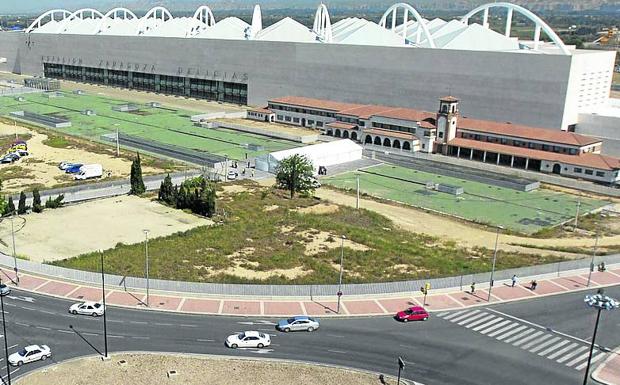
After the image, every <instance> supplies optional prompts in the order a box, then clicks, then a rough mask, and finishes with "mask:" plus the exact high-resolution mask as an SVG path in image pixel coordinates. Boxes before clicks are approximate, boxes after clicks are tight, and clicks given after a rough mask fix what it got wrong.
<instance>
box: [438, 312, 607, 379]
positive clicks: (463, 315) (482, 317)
mask: <svg viewBox="0 0 620 385" xmlns="http://www.w3.org/2000/svg"><path fill="white" fill-rule="evenodd" d="M437 317H439V318H442V319H444V320H446V321H449V322H451V323H453V324H455V325H458V326H462V327H464V328H466V329H469V330H471V331H475V332H477V333H480V334H482V335H485V336H487V337H490V338H493V339H495V340H497V341H501V342H503V343H506V344H510V345H512V346H514V347H517V348H520V349H522V350H526V351H528V352H530V353H532V354H534V355H536V356H538V357H544V358H547V359H549V360H553V361H555V362H557V363H559V364H562V365H565V366H568V367H570V368H573V369H575V370H583V369H585V367H586V366H587V364H588V355H589V353H590V346H589V344H587V343H586V342H585V341H580V340H577V339H571V338H567V337H565V336H563V335H561V334H558V333H553V332H551V331H548V330H546V329H544V328H541V327H537V326H536V325H534V324H528V323H527V321H525V322H521V321H519V320H517V319H514V318H511V317H506V316H502V315H501V314H497V313H496V312H494V311H490V310H488V309H482V308H480V309H473V310H461V311H448V312H443V313H439V314H437ZM606 355H607V353H606V352H604V351H601V350H599V349H597V348H596V347H595V348H594V351H593V353H592V363H595V362H597V361H599V360H601V359H603V358H604V357H605V356H606Z"/></svg>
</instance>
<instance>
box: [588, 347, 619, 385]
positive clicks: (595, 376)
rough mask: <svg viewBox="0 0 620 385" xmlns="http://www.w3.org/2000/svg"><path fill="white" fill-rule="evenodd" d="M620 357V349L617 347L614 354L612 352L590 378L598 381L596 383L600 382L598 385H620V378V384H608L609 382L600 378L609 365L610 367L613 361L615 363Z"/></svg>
mask: <svg viewBox="0 0 620 385" xmlns="http://www.w3.org/2000/svg"><path fill="white" fill-rule="evenodd" d="M618 355H620V347H617V348H616V349H614V351H613V352H611V353H610V354H609V357H607V358H606V359H605V361H603V362H601V363H600V364H599V365H598V366H597V367H596V369H595V370H594V371H593V372H592V374H590V377H591V378H592V379H593V380H594V381H596V382H598V383H600V384H604V385H620V377H619V378H618V382H608V381H605V380H603V379H602V378H600V374H601V372H602V371H603V369H605V367H606V366H607V365H610V364H611V361H613V360H614V359H617V358H618V357H617V356H618ZM619 372H620V371H619ZM619 376H620V373H619Z"/></svg>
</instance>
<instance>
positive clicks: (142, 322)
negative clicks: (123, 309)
mask: <svg viewBox="0 0 620 385" xmlns="http://www.w3.org/2000/svg"><path fill="white" fill-rule="evenodd" d="M129 323H130V324H135V325H148V324H149V323H148V322H144V321H129Z"/></svg>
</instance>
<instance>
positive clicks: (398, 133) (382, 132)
mask: <svg viewBox="0 0 620 385" xmlns="http://www.w3.org/2000/svg"><path fill="white" fill-rule="evenodd" d="M364 134H371V135H381V136H387V137H390V138H398V139H405V140H418V138H417V137H416V136H415V135H413V134H411V133H409V132H401V131H392V130H384V129H381V128H373V129H370V130H364Z"/></svg>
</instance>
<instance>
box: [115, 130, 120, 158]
mask: <svg viewBox="0 0 620 385" xmlns="http://www.w3.org/2000/svg"><path fill="white" fill-rule="evenodd" d="M114 125H115V126H116V157H117V158H118V157H119V156H121V145H120V138H119V136H118V123H115V124H114Z"/></svg>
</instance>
